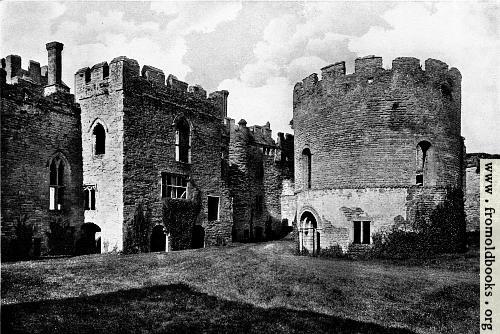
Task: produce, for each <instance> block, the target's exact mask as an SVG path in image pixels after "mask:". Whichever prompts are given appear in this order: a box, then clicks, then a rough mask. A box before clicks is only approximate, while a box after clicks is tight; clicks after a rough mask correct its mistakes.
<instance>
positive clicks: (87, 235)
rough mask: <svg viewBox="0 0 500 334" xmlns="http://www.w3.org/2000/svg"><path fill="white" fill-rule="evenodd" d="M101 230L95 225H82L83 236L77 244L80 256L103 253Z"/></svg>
mask: <svg viewBox="0 0 500 334" xmlns="http://www.w3.org/2000/svg"><path fill="white" fill-rule="evenodd" d="M100 232H101V228H100V227H99V226H97V225H96V224H94V223H85V224H83V225H82V230H81V235H80V238H79V239H78V241H77V243H76V251H77V253H78V254H80V255H81V254H96V253H101V236H100V235H99V234H100Z"/></svg>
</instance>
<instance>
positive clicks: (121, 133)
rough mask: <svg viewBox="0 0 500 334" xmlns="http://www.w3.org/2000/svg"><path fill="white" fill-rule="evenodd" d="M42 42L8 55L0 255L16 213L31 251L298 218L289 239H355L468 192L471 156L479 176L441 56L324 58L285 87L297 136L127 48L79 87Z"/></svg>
mask: <svg viewBox="0 0 500 334" xmlns="http://www.w3.org/2000/svg"><path fill="white" fill-rule="evenodd" d="M46 48H47V51H48V65H47V66H42V67H40V64H39V63H38V62H35V61H30V65H29V69H28V70H24V69H22V68H21V58H20V57H19V56H15V55H10V56H7V57H6V58H5V59H2V69H1V70H0V81H1V82H0V85H1V88H2V90H1V112H2V200H1V201H2V202H1V204H2V208H1V211H2V212H1V214H2V217H1V218H2V256H3V257H4V256H6V257H8V256H10V255H12V254H14V253H16V252H17V251H18V250H19V242H20V241H19V226H24V225H26V226H30V228H32V230H31V232H30V233H31V236H30V237H29V238H31V239H32V241H33V246H32V247H31V246H30V247H31V249H30V252H31V254H32V255H33V256H37V255H40V254H42V255H43V254H64V253H66V254H70V253H73V254H75V253H77V254H81V253H99V252H112V251H122V250H125V251H131V250H132V251H169V250H178V249H185V248H199V247H206V246H211V245H226V244H228V243H230V242H247V241H263V240H270V239H275V238H280V237H283V236H284V235H285V234H287V233H288V232H290V231H291V230H292V228H293V230H294V234H295V235H296V236H297V239H298V248H299V250H307V251H308V252H310V253H312V254H317V253H318V251H319V250H320V249H322V248H327V247H331V246H339V247H341V248H342V249H343V251H348V250H349V249H351V250H354V251H356V249H359V250H361V251H363V250H364V249H366V248H367V247H370V244H371V242H372V239H371V238H372V235H373V233H376V232H377V231H381V230H383V229H387V228H391V227H400V226H408V224H409V223H411V222H412V221H415V220H416V219H428V216H429V213H430V212H431V210H432V209H433V208H435V207H436V205H438V204H439V203H442V202H443V201H444V198H445V196H446V192H447V191H448V190H449V189H452V188H453V189H465V186H466V167H470V168H469V169H470V170H471V171H470V172H469V169H467V179H468V180H469V179H470V180H475V175H473V173H472V167H473V166H475V165H473V163H472V162H470V161H468V162H467V165H466V160H465V146H464V139H463V137H461V133H460V131H461V129H460V118H461V116H460V113H461V105H460V104H461V75H460V72H459V71H458V70H457V69H455V68H451V69H449V68H448V66H447V65H446V64H445V63H443V62H441V61H438V60H433V59H428V60H426V62H425V70H423V69H422V68H421V66H420V61H419V60H418V59H415V58H397V59H395V60H394V61H393V63H392V69H384V68H383V67H382V59H381V58H380V57H374V56H369V57H365V58H358V59H357V60H356V62H355V71H354V73H352V74H346V70H345V63H344V62H340V63H336V64H333V65H330V66H327V67H324V68H323V69H322V73H321V80H319V79H318V76H317V75H316V74H312V75H310V76H309V77H307V78H305V79H304V80H303V81H302V82H300V83H297V84H296V85H295V88H294V91H293V123H292V124H293V129H294V132H295V135H291V134H283V133H278V136H277V140H275V139H273V137H272V131H271V125H270V124H269V123H266V124H265V125H252V126H247V123H246V121H245V120H240V121H239V122H238V123H237V124H236V122H235V120H233V119H231V118H229V117H228V115H227V99H228V96H229V92H227V91H224V90H223V91H216V92H213V93H211V94H208V95H207V92H206V91H205V90H204V89H203V88H202V87H201V86H199V85H194V86H189V85H188V84H187V83H185V82H183V81H180V80H178V79H177V78H176V77H175V76H174V75H168V76H166V75H165V74H164V72H163V71H162V70H160V69H157V68H155V67H153V66H149V65H144V66H142V68H141V67H140V66H139V64H138V62H137V61H136V60H133V59H129V58H127V57H123V56H122V57H117V58H114V59H113V60H111V61H110V62H109V63H108V62H102V63H98V64H95V65H93V66H92V67H90V68H89V67H85V68H82V69H80V70H78V71H77V72H76V73H75V76H74V78H75V90H74V93H75V95H74V96H73V95H72V94H70V93H69V88H68V87H67V85H66V84H64V82H62V80H61V71H62V66H61V59H62V58H61V57H62V50H63V45H62V44H61V43H58V42H51V43H48V44H47V45H46ZM469 160H470V159H469ZM471 161H472V160H471ZM474 161H475V160H474ZM471 186H472V187H475V186H476V185H471ZM467 189H469V187H468V188H467ZM470 189H472V190H471V191H469V192H467V199H468V200H469V198H471V200H470V204H471V205H469V207H467V206H466V208H467V212H468V213H469V216H468V221H469V227H468V229H469V230H471V229H477V226H475V225H476V221H477V217H474V215H475V214H476V210H474V207H473V204H472V202H473V201H474V199H475V198H476V197H477V196H476V195H475V190H474V189H476V188H470ZM23 224H24V225H23ZM54 240H56V241H57V240H59V244H57V243H56V241H54ZM61 242H62V244H61Z"/></svg>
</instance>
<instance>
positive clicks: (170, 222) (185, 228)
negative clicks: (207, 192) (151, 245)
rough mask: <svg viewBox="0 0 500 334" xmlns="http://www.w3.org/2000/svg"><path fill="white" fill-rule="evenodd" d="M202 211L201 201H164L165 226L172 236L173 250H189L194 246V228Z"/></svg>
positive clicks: (195, 198) (172, 199) (196, 198)
mask: <svg viewBox="0 0 500 334" xmlns="http://www.w3.org/2000/svg"><path fill="white" fill-rule="evenodd" d="M200 210H201V200H200V198H199V196H195V197H194V198H193V199H192V200H185V199H177V198H167V199H165V200H164V201H163V224H164V226H165V230H166V232H167V233H168V234H169V235H170V239H169V240H170V241H169V242H170V245H171V249H172V250H182V249H189V248H191V245H192V239H193V227H194V225H195V223H196V221H197V219H198V215H199V213H200Z"/></svg>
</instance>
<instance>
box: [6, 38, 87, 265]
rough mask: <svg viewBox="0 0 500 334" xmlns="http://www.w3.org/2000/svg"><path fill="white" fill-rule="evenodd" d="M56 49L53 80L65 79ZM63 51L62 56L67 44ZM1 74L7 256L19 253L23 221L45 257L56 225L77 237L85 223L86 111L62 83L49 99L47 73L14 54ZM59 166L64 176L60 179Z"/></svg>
mask: <svg viewBox="0 0 500 334" xmlns="http://www.w3.org/2000/svg"><path fill="white" fill-rule="evenodd" d="M54 43H55V42H54ZM53 45H54V44H53V43H48V44H47V49H48V50H49V66H48V67H49V73H48V76H49V77H51V76H54V77H58V78H60V75H61V73H60V71H61V66H60V61H61V57H60V54H59V57H58V58H57V59H55V58H54V59H51V57H50V52H51V47H52V46H53ZM57 47H58V50H59V53H60V51H62V47H63V46H62V44H60V43H58V44H57ZM42 68H46V66H44V67H42ZM54 71H55V72H56V73H54ZM57 72H58V73H57ZM0 74H1V105H0V106H1V108H0V109H1V118H2V133H1V135H2V161H1V164H2V200H1V214H2V256H7V257H8V256H9V255H10V256H12V255H13V254H8V253H9V252H11V251H12V252H15V251H16V250H14V249H9V244H10V242H11V241H12V240H13V239H14V238H15V237H16V225H17V223H18V222H20V221H22V222H25V223H26V224H27V225H28V226H32V227H34V234H33V237H34V240H35V246H34V248H33V249H32V252H35V253H41V254H42V255H43V254H46V253H48V252H50V251H51V249H49V244H48V235H49V233H51V232H53V231H51V229H50V223H51V222H52V223H54V222H58V223H59V224H68V226H69V229H70V230H71V231H72V234H73V236H74V237H76V235H77V234H78V232H79V230H80V226H81V223H82V222H83V208H82V205H81V200H82V199H81V187H82V154H81V141H82V137H81V130H80V129H81V124H80V108H79V106H78V105H77V104H75V103H74V97H73V95H70V94H69V93H67V91H66V90H65V89H64V86H63V83H62V82H61V81H58V82H53V83H52V87H58V88H55V89H53V92H54V93H52V94H51V93H47V92H45V95H47V96H44V90H46V88H47V73H45V75H42V71H41V69H40V64H39V63H38V62H35V61H30V67H29V70H28V71H26V70H23V69H22V68H21V58H20V57H19V56H15V55H10V56H7V57H6V58H5V59H2V69H1V70H0ZM56 165H57V168H58V170H57V173H58V174H59V175H58V177H57V178H54V177H51V173H52V174H53V173H54V172H56V171H55V167H56ZM56 188H57V190H55V189H56ZM51 191H53V194H52V196H53V197H51ZM56 194H60V197H58V198H56V197H55V195H56ZM52 200H53V203H52V204H51V201H52ZM35 248H36V249H35Z"/></svg>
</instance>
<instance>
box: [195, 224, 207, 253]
mask: <svg viewBox="0 0 500 334" xmlns="http://www.w3.org/2000/svg"><path fill="white" fill-rule="evenodd" d="M203 247H205V229H204V228H203V226H201V225H194V227H193V248H203Z"/></svg>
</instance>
